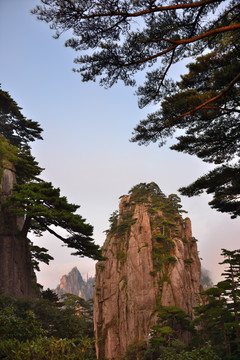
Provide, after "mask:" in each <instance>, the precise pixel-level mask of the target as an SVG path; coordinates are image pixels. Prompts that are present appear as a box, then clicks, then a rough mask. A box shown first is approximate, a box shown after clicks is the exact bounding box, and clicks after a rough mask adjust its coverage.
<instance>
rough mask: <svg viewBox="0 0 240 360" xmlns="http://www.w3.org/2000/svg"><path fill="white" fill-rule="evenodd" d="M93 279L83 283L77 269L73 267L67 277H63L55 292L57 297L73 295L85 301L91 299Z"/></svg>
mask: <svg viewBox="0 0 240 360" xmlns="http://www.w3.org/2000/svg"><path fill="white" fill-rule="evenodd" d="M94 283H95V278H93V277H90V278H88V279H87V281H84V280H83V278H82V275H81V273H80V271H79V270H78V268H77V267H76V266H75V267H74V268H73V269H72V270H71V271H70V272H69V274H68V275H63V276H62V278H61V280H60V284H59V285H58V286H57V288H56V290H55V292H56V294H58V295H63V294H66V293H69V294H74V295H77V296H80V297H82V298H83V299H85V300H88V299H91V298H93V293H94Z"/></svg>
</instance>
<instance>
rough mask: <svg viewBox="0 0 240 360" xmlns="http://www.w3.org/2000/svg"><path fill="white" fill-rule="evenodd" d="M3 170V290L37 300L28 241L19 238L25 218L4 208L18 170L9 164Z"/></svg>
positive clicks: (0, 281) (0, 212) (0, 228)
mask: <svg viewBox="0 0 240 360" xmlns="http://www.w3.org/2000/svg"><path fill="white" fill-rule="evenodd" d="M0 168H1V169H0V170H1V182H0V198H1V205H0V290H1V291H4V292H7V293H9V294H11V295H13V296H16V297H35V296H36V277H35V274H34V271H33V267H32V263H31V254H30V250H29V241H28V240H27V239H26V238H22V237H21V236H20V230H21V228H22V226H23V222H24V219H23V217H20V216H17V215H15V214H14V213H12V212H10V211H8V209H6V208H4V206H3V204H4V202H5V201H6V200H7V198H8V197H9V195H11V194H12V191H13V190H12V189H13V186H14V184H15V182H16V177H15V169H14V167H13V165H11V164H10V163H6V162H3V166H2V167H0Z"/></svg>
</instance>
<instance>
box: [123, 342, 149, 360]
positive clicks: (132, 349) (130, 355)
mask: <svg viewBox="0 0 240 360" xmlns="http://www.w3.org/2000/svg"><path fill="white" fill-rule="evenodd" d="M146 349H147V343H146V341H144V340H142V339H140V340H138V339H135V340H133V341H132V343H131V344H130V345H128V347H127V351H126V353H125V355H124V358H123V359H124V360H136V359H142V357H143V355H144V353H145V351H146Z"/></svg>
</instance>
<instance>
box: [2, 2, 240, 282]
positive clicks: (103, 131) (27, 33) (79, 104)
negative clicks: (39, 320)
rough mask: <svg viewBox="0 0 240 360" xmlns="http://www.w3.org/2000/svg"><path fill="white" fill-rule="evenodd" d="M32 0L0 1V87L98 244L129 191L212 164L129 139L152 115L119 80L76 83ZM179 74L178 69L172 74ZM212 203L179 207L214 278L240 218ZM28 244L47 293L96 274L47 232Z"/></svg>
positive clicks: (171, 189) (48, 174) (171, 183)
mask: <svg viewBox="0 0 240 360" xmlns="http://www.w3.org/2000/svg"><path fill="white" fill-rule="evenodd" d="M38 3H39V1H37V0H0V49H1V50H0V51H1V52H0V54H1V55H0V83H1V84H2V89H3V90H4V91H8V92H9V93H10V95H11V96H12V97H13V99H14V100H15V101H16V102H17V103H18V105H19V106H21V107H22V108H23V110H22V112H23V114H24V115H25V116H26V117H27V118H30V119H33V120H35V121H38V122H39V123H40V125H41V126H42V127H43V129H44V133H43V137H44V140H43V141H38V142H36V143H35V144H34V145H33V154H34V155H35V156H36V159H37V160H38V161H39V163H40V166H42V167H44V168H45V169H46V170H45V171H44V172H43V177H44V179H46V180H47V181H52V183H53V184H54V186H56V187H60V188H61V194H62V195H65V196H67V198H68V200H69V201H70V202H73V203H76V204H79V205H81V208H80V210H79V213H80V214H81V215H82V216H83V217H84V218H86V219H87V222H89V223H90V224H92V225H93V226H94V238H95V241H96V242H97V243H98V244H100V245H101V244H102V243H103V242H104V239H105V234H104V233H103V231H104V230H106V229H107V228H108V218H109V216H110V214H111V213H112V212H113V211H114V210H116V209H117V208H118V202H119V200H118V198H119V196H121V195H123V194H126V193H127V192H128V191H129V190H130V188H131V187H132V186H134V185H136V184H138V183H140V182H151V181H155V182H156V183H157V184H158V185H159V187H160V188H161V189H162V191H163V192H164V193H165V194H166V195H168V194H170V193H177V189H178V188H179V187H180V186H184V185H188V184H189V183H191V182H192V181H193V180H195V179H196V178H197V177H199V176H200V175H202V174H203V173H204V172H206V171H207V169H208V168H210V167H209V165H206V164H204V163H203V162H202V161H200V160H199V159H197V158H196V157H192V156H188V155H183V154H179V153H177V152H174V151H170V150H169V149H168V147H167V146H165V147H164V148H161V149H160V148H158V146H157V145H156V144H152V145H151V146H149V147H140V146H138V145H137V144H135V143H130V142H129V139H130V138H131V132H132V130H133V128H134V126H135V125H136V124H137V123H138V121H139V120H140V119H143V118H144V117H145V115H146V113H147V112H148V111H150V109H149V108H148V109H144V110H139V109H138V106H137V97H136V96H134V89H133V88H126V87H124V86H123V84H118V85H117V86H115V87H113V88H111V89H108V90H105V89H104V88H101V87H100V86H99V85H98V84H97V83H82V82H81V78H80V75H78V74H76V73H73V72H72V67H73V59H74V57H75V56H76V55H77V54H76V53H75V52H74V51H73V50H71V49H68V48H65V47H64V39H59V40H54V39H53V38H52V35H53V33H51V31H50V30H49V28H48V25H46V24H45V23H42V22H40V21H37V20H36V18H35V16H33V15H31V14H30V9H32V8H34V7H35V5H36V4H38ZM179 71H180V69H179V68H178V69H175V70H174V71H173V73H172V74H173V76H177V74H178V73H179ZM210 199H211V197H207V196H205V195H204V196H201V197H197V198H191V199H188V198H186V197H182V204H183V207H184V209H185V210H188V216H189V217H190V218H191V220H192V228H193V236H195V237H196V238H197V239H198V240H199V242H198V248H199V251H200V257H201V258H202V259H203V260H202V264H203V266H204V267H205V268H207V269H209V270H210V272H211V275H212V278H213V281H214V282H216V281H219V280H220V274H221V272H222V268H221V267H220V266H219V265H217V264H218V262H219V261H221V260H222V259H221V257H220V252H221V248H227V249H230V250H233V249H237V248H239V237H238V236H239V235H238V234H239V230H240V226H239V220H231V219H230V217H229V216H228V215H226V214H220V213H218V212H216V211H215V210H212V209H210V207H209V206H208V205H207V202H208V201H209V200H210ZM34 241H35V242H36V243H37V244H38V245H39V246H45V247H47V248H49V250H50V254H51V255H53V256H54V258H55V260H54V261H52V262H51V264H50V265H49V266H46V265H43V266H42V267H41V272H40V273H38V281H39V282H40V283H41V284H43V285H44V286H45V287H50V288H54V287H56V285H57V284H58V283H59V279H60V277H61V276H62V275H63V274H65V273H68V272H69V271H70V270H71V269H72V267H73V266H77V267H78V268H79V270H80V271H81V273H82V274H83V275H84V276H85V275H86V273H89V274H90V275H93V274H94V262H93V261H90V260H89V259H82V258H77V257H74V256H70V251H69V250H68V249H67V248H65V247H62V246H61V242H60V241H59V240H56V239H54V238H53V237H52V236H50V235H47V234H46V235H44V237H42V238H38V239H36V240H34Z"/></svg>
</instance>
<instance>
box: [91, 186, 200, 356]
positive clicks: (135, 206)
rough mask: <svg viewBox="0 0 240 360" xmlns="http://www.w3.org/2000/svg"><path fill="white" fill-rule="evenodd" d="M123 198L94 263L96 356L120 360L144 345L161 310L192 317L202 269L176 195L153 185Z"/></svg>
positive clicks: (136, 187) (136, 188) (198, 297)
mask: <svg viewBox="0 0 240 360" xmlns="http://www.w3.org/2000/svg"><path fill="white" fill-rule="evenodd" d="M129 193H130V195H129V196H124V197H122V199H121V202H120V205H119V213H118V212H115V213H113V214H112V216H111V218H110V223H111V227H110V230H109V231H108V234H107V238H106V241H105V243H104V245H103V252H104V253H103V255H104V256H106V258H107V260H105V261H101V262H98V263H97V264H96V283H95V295H94V327H95V335H96V337H97V338H98V339H101V340H102V341H99V342H98V345H97V357H98V359H99V358H103V357H105V358H107V359H120V358H121V356H122V355H123V354H124V353H125V352H126V349H127V347H128V345H129V344H130V343H131V342H133V340H135V339H137V340H140V339H145V340H148V337H149V333H150V331H151V327H152V326H153V325H154V324H156V321H157V315H158V309H159V306H171V305H172V306H177V307H179V308H181V309H183V310H184V311H185V312H187V313H188V314H189V315H190V317H193V307H195V306H197V305H198V304H199V301H200V296H199V286H200V274H201V266H200V260H199V257H198V252H197V245H196V239H195V238H193V237H192V230H191V221H190V219H189V218H185V219H183V218H182V216H181V211H180V207H181V205H180V204H179V201H180V199H179V198H178V197H177V196H176V195H170V196H169V197H168V198H166V196H165V195H164V194H163V193H162V192H161V190H160V189H159V188H158V186H157V185H156V184H155V183H150V184H139V185H137V186H135V187H134V188H133V189H132V190H131V191H130V192H129Z"/></svg>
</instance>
